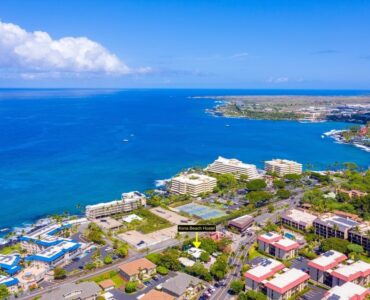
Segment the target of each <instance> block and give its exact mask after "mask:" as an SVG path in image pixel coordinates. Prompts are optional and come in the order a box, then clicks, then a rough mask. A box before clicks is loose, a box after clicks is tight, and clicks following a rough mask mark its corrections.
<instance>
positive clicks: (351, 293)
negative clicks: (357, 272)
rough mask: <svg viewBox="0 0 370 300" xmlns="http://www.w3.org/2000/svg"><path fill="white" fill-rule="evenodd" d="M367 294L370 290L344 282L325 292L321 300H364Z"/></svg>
mask: <svg viewBox="0 0 370 300" xmlns="http://www.w3.org/2000/svg"><path fill="white" fill-rule="evenodd" d="M369 294H370V290H369V289H368V288H365V287H362V286H360V285H358V284H354V283H352V282H346V283H345V284H343V285H341V286H338V285H337V286H335V287H333V288H331V289H330V290H329V291H327V292H326V293H325V296H324V298H323V300H365V299H366V297H367V296H368V295H369Z"/></svg>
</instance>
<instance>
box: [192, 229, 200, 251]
mask: <svg viewBox="0 0 370 300" xmlns="http://www.w3.org/2000/svg"><path fill="white" fill-rule="evenodd" d="M200 244H201V243H200V242H199V241H198V232H196V233H195V242H193V245H194V246H195V248H199V246H200Z"/></svg>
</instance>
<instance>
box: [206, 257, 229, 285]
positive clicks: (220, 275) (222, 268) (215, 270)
mask: <svg viewBox="0 0 370 300" xmlns="http://www.w3.org/2000/svg"><path fill="white" fill-rule="evenodd" d="M228 269H229V265H228V263H227V256H226V255H221V256H219V257H218V258H217V259H216V261H215V262H214V264H213V265H212V266H211V269H210V272H211V275H212V276H213V277H214V278H216V279H218V280H219V279H224V278H225V275H226V273H227V272H228Z"/></svg>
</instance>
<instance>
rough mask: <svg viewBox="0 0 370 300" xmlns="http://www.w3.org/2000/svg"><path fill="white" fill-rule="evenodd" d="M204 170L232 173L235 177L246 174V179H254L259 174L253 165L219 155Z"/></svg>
mask: <svg viewBox="0 0 370 300" xmlns="http://www.w3.org/2000/svg"><path fill="white" fill-rule="evenodd" d="M206 171H209V172H213V173H218V174H232V175H234V176H235V177H236V178H239V177H240V175H246V176H247V177H248V179H256V178H259V177H260V176H259V175H258V172H257V167H256V166H255V165H250V164H245V163H243V162H241V161H240V160H237V159H234V158H233V159H227V158H224V157H221V156H219V157H218V158H217V159H216V160H215V161H214V162H213V163H212V164H210V165H209V166H208V167H207V168H206Z"/></svg>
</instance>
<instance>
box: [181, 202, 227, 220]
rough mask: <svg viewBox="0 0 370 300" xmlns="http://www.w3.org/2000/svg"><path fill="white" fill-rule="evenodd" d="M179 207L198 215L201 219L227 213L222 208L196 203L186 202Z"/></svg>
mask: <svg viewBox="0 0 370 300" xmlns="http://www.w3.org/2000/svg"><path fill="white" fill-rule="evenodd" d="M177 209H178V210H179V211H182V212H185V213H188V214H190V215H194V216H197V217H199V218H201V219H212V218H218V217H222V216H225V215H226V214H225V213H224V212H223V211H222V210H219V209H215V208H211V207H208V206H204V205H200V204H195V203H189V204H185V205H182V206H179V207H177Z"/></svg>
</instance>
